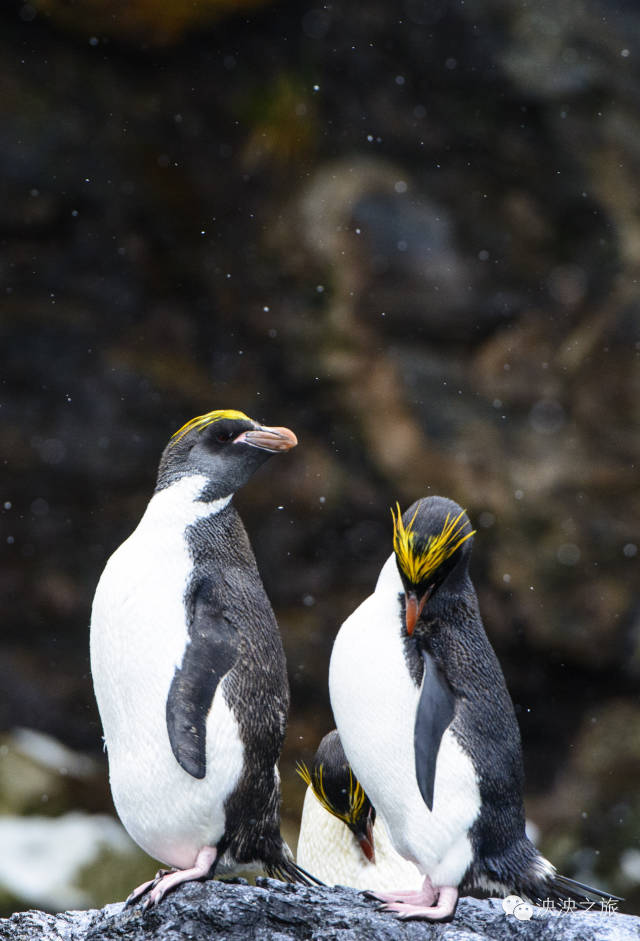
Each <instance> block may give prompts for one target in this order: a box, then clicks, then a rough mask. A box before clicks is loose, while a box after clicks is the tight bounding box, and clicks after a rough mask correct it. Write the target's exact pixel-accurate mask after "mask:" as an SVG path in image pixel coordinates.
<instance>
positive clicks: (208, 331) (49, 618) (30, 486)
mask: <svg viewBox="0 0 640 941" xmlns="http://www.w3.org/2000/svg"><path fill="white" fill-rule="evenodd" d="M638 37H640V13H639V12H638V8H637V6H636V4H635V3H633V2H631V0H567V2H565V3H562V4H558V3H551V2H549V0H538V2H537V3H534V4H529V5H526V4H522V3H520V2H516V0H470V2H466V3H458V2H454V0H398V2H397V3H389V2H387V0H369V2H367V3H364V4H363V3H361V2H359V0H335V2H333V3H329V4H326V5H322V4H320V3H318V4H315V5H314V3H313V2H309V3H305V2H300V0H298V2H289V3H287V2H272V3H267V2H262V3H261V2H260V0H253V2H247V0H244V2H242V3H241V2H237V0H236V2H233V0H199V2H195V3H191V2H189V3H184V2H178V0H172V2H170V0H90V2H89V0H88V2H83V3H81V2H79V0H78V2H73V0H31V2H9V0H7V2H5V3H3V4H2V7H1V9H0V88H1V97H0V112H1V120H0V186H1V188H2V199H1V202H0V277H1V287H0V291H1V294H0V296H1V306H0V325H1V351H2V352H1V359H2V385H1V386H0V406H1V412H0V415H1V417H2V425H1V432H0V435H1V438H0V440H1V453H2V471H3V477H2V482H1V487H0V508H2V516H1V527H2V535H1V537H0V538H1V545H2V564H1V569H0V580H1V584H2V589H3V601H2V632H1V634H0V725H1V728H2V730H3V737H2V740H1V742H0V812H1V813H2V817H0V882H1V884H2V888H1V890H0V891H1V901H2V908H3V910H4V911H5V912H7V911H11V910H13V909H16V908H19V907H25V906H31V905H37V906H39V907H45V908H50V909H52V910H54V909H58V908H66V907H71V906H79V907H83V906H88V905H91V904H100V903H103V902H105V901H109V900H114V899H117V898H122V897H123V896H124V895H125V894H126V893H127V891H128V890H129V888H130V887H131V886H132V885H133V884H134V882H135V881H136V880H137V879H142V878H143V877H145V876H146V875H147V874H149V873H151V872H153V871H154V864H153V863H152V862H151V861H149V860H146V859H144V858H141V857H140V856H139V855H136V853H135V852H133V853H131V851H130V844H129V842H128V839H127V838H126V837H125V836H124V835H123V832H122V831H121V829H120V828H119V825H116V823H115V822H114V821H113V819H112V816H111V815H112V813H113V811H112V806H111V804H110V798H109V793H108V786H107V781H106V765H105V760H104V756H103V755H102V752H101V742H100V726H99V721H98V716H97V712H96V708H95V704H94V700H93V694H92V689H91V681H90V676H89V669H88V655H87V645H88V631H87V625H88V620H89V610H90V604H91V598H92V594H93V591H94V588H95V584H96V581H97V578H98V576H99V574H100V571H101V570H102V567H103V565H104V563H105V560H106V558H107V557H108V555H109V554H110V553H111V552H112V551H113V549H114V548H115V547H116V546H117V545H118V544H119V543H120V542H121V541H122V540H123V539H124V538H125V537H126V536H127V535H128V533H129V532H130V531H131V529H132V528H133V526H134V525H135V524H136V522H137V520H138V519H139V517H140V515H141V514H142V511H143V509H144V507H145V505H146V502H147V500H148V498H149V496H150V493H151V491H152V489H153V485H154V476H155V470H156V466H157V460H158V457H159V454H160V452H161V450H162V448H163V446H164V444H165V442H166V440H167V438H168V437H169V435H170V434H171V433H172V432H173V431H174V430H175V429H176V428H177V427H179V426H180V425H181V424H182V423H183V422H184V421H185V420H186V419H187V418H190V417H191V416H193V415H196V414H200V413H202V412H204V411H208V410H210V409H212V408H219V407H233V408H240V409H243V410H245V411H246V412H248V413H249V414H250V415H252V416H254V417H256V418H259V419H263V420H265V421H267V422H270V423H276V424H287V425H289V426H291V427H292V428H294V429H295V431H296V432H297V434H298V435H299V438H300V442H301V443H300V447H299V448H298V449H296V451H295V452H293V453H292V454H290V455H288V456H287V457H286V458H283V459H279V460H278V461H277V465H276V462H274V463H273V464H271V465H270V466H268V467H267V468H265V469H264V470H263V471H262V472H261V474H260V475H259V476H258V477H256V478H255V480H254V481H253V482H252V483H251V486H249V487H247V488H246V490H244V491H243V492H242V493H241V494H240V495H239V497H238V499H237V503H238V505H239V508H240V510H241V512H242V515H243V517H244V520H245V523H246V525H247V528H248V530H249V533H250V535H251V538H252V540H253V544H254V547H255V550H256V554H257V556H258V560H259V563H260V566H261V569H262V572H263V576H264V580H265V582H266V585H267V588H268V591H269V593H270V595H271V598H272V601H273V604H274V607H275V609H276V612H277V614H278V617H279V620H280V624H281V627H282V632H283V636H284V641H285V646H286V649H287V653H288V659H289V666H290V673H291V684H292V693H293V704H292V712H291V720H290V727H289V735H288V740H287V746H286V750H285V753H284V755H283V761H282V772H283V780H284V816H285V831H286V834H287V836H288V838H289V839H290V840H291V842H292V844H293V845H295V840H296V821H297V817H298V814H299V812H300V807H301V803H302V796H303V790H304V786H303V784H302V782H300V781H299V780H297V779H296V775H295V772H294V767H295V762H296V760H297V759H307V760H308V759H309V757H310V755H311V754H312V753H313V751H314V749H315V746H316V744H317V742H318V741H319V739H320V737H321V736H322V735H323V734H324V733H325V732H326V731H327V730H328V729H329V728H331V727H332V719H331V714H330V709H329V705H328V698H327V691H326V676H327V664H328V658H329V653H330V649H331V644H332V640H333V637H334V635H335V633H336V631H337V629H338V627H339V625H340V623H341V621H342V620H343V618H344V617H345V616H346V615H347V614H348V613H349V612H350V611H351V610H352V609H353V608H354V607H355V606H356V605H357V604H358V603H359V602H360V601H361V600H362V598H363V597H364V596H365V595H366V594H367V593H369V592H370V590H371V588H372V586H373V584H374V581H375V578H376V576H377V573H378V570H379V568H380V566H381V564H382V562H383V560H384V559H385V558H386V556H387V555H388V553H389V551H390V535H391V518H390V513H389V506H390V505H391V504H392V503H394V502H395V500H399V501H400V503H401V504H402V505H403V506H406V505H407V504H408V503H409V502H411V501H413V500H414V499H415V498H417V497H419V496H423V495H426V494H429V493H443V494H446V495H449V496H451V497H454V498H455V499H456V500H458V501H459V502H460V503H462V505H463V506H465V507H466V508H467V509H468V511H469V513H470V515H471V517H472V519H473V520H474V523H475V525H476V526H477V529H478V535H477V537H476V542H475V551H474V558H473V576H474V579H475V583H476V585H477V588H478V591H479V594H480V600H481V605H482V608H483V611H484V616H485V621H486V626H487V630H488V633H489V635H490V637H491V639H492V641H493V643H494V645H495V647H496V649H497V651H498V653H499V656H500V659H501V661H502V664H503V666H504V670H505V673H506V676H507V680H508V683H509V687H510V689H511V692H512V695H513V698H514V701H515V703H516V709H517V711H518V715H519V719H520V723H521V728H522V734H523V738H524V752H525V761H526V770H527V782H528V789H527V809H528V816H529V818H530V820H531V822H532V824H533V825H534V829H535V831H536V833H537V835H538V840H539V842H540V844H541V846H542V848H543V850H544V851H545V852H546V853H547V854H548V855H550V856H551V857H552V859H553V860H554V861H555V862H556V864H557V865H558V866H559V868H560V869H561V870H562V871H563V872H565V873H566V874H567V875H571V876H574V877H576V878H578V879H582V880H586V881H589V882H590V881H593V882H595V883H597V884H598V885H601V886H603V887H606V888H609V889H610V890H611V891H613V892H616V893H618V894H620V895H624V896H625V897H626V898H627V901H626V902H625V903H624V904H623V905H622V906H621V908H622V910H623V911H627V912H634V911H635V912H637V911H639V910H640V787H639V783H640V700H639V698H638V689H639V679H640V603H639V594H638V584H639V579H638V544H639V543H640V534H639V531H638V524H639V519H640V513H639V506H638V504H639V501H640V496H639V488H638V459H639V441H638V429H639V428H640V424H639V421H638V419H639V417H640V416H639V414H638V413H639V403H640V374H639V371H638V358H639V356H640V332H639V316H638V296H639V287H638V278H639V277H640V186H639V184H638V181H639V180H640V42H639V41H638ZM133 629H135V625H132V630H133Z"/></svg>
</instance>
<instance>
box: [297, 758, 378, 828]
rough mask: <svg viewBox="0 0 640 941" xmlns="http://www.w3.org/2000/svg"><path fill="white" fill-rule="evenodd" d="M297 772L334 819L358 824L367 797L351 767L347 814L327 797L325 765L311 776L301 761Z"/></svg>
mask: <svg viewBox="0 0 640 941" xmlns="http://www.w3.org/2000/svg"><path fill="white" fill-rule="evenodd" d="M296 771H297V772H298V774H299V775H300V777H301V778H302V780H303V781H304V782H305V784H306V785H307V786H308V787H310V788H311V790H312V791H313V793H314V794H315V796H316V797H317V799H318V800H319V801H320V803H321V804H322V806H323V807H324V809H325V810H327V811H328V812H329V813H330V814H333V816H334V817H337V818H338V820H342V822H343V823H346V824H353V823H355V822H356V820H357V819H358V817H359V815H360V813H361V811H362V807H363V805H364V802H365V797H366V795H365V793H364V788H363V787H362V785H361V784H360V782H359V781H358V779H357V778H355V777H354V775H353V771H352V770H351V767H349V810H348V812H347V813H346V814H342V813H340V811H339V810H337V809H336V808H335V807H334V806H333V804H332V803H331V801H330V800H329V798H328V796H327V792H326V790H325V787H324V779H323V778H324V767H323V765H320V766H319V767H318V769H317V771H314V773H313V774H311V772H310V771H309V769H308V768H307V766H306V764H305V763H304V762H303V761H299V762H298V763H297V764H296Z"/></svg>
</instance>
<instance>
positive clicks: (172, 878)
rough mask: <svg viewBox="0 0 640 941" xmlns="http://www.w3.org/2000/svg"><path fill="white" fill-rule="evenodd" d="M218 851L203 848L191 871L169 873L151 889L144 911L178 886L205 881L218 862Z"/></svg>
mask: <svg viewBox="0 0 640 941" xmlns="http://www.w3.org/2000/svg"><path fill="white" fill-rule="evenodd" d="M216 856H217V851H216V848H215V846H205V847H203V848H202V849H201V850H200V852H199V853H198V855H197V856H196V861H195V864H194V865H193V866H192V867H191V869H177V870H175V871H174V872H169V873H167V875H166V876H163V877H162V878H161V879H160V881H159V882H158V883H157V884H156V885H154V886H152V887H151V889H150V890H149V894H148V895H147V897H146V899H145V900H144V902H143V903H142V907H143V908H144V909H147V908H150V907H151V906H152V905H157V904H158V902H160V901H161V900H162V899H163V898H164V896H165V895H166V893H167V892H168V891H169V890H170V889H175V887H176V886H177V885H181V884H182V883H183V882H192V881H193V880H194V879H204V877H205V876H206V875H208V874H209V870H210V869H211V867H212V866H213V864H214V863H215V861H216Z"/></svg>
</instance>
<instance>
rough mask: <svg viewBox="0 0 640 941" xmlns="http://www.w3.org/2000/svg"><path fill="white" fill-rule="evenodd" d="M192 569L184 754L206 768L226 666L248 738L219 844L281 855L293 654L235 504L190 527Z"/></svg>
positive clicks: (184, 667)
mask: <svg viewBox="0 0 640 941" xmlns="http://www.w3.org/2000/svg"><path fill="white" fill-rule="evenodd" d="M187 543H188V546H189V550H190V553H191V556H192V559H193V572H192V576H191V581H190V584H189V586H188V588H187V593H186V598H185V606H186V611H187V621H188V627H189V636H190V644H189V645H188V647H187V650H186V652H185V657H184V660H183V663H182V664H181V666H180V667H179V668H178V669H177V670H176V673H175V676H174V679H173V683H172V685H171V689H170V692H169V697H168V701H167V728H168V731H169V737H170V740H171V746H172V749H173V751H174V754H175V756H176V760H177V761H178V762H179V763H180V764H181V766H182V767H183V768H184V769H185V770H186V771H187V772H188V773H189V774H193V775H194V776H195V777H203V776H204V774H206V763H205V749H206V718H207V715H208V713H209V709H210V708H211V703H212V701H213V696H214V695H215V691H216V689H217V686H218V684H219V682H220V681H221V680H222V678H223V677H224V676H225V675H226V677H227V679H226V682H225V699H226V702H227V705H228V706H229V708H230V709H231V711H232V712H233V714H234V716H235V718H236V720H237V722H238V725H239V729H240V736H241V739H242V742H243V745H244V768H243V771H242V774H241V776H240V782H239V784H238V787H237V788H236V790H235V792H234V793H233V794H232V795H231V796H230V797H229V798H228V800H227V804H226V807H225V810H226V818H227V830H226V833H225V835H224V837H223V841H222V844H221V845H219V847H218V850H219V854H220V855H221V854H222V852H223V851H224V850H226V849H228V850H229V851H230V852H231V854H232V855H233V857H234V858H235V859H236V860H237V861H238V862H250V861H252V860H255V859H260V860H263V861H264V862H266V863H267V864H268V863H269V860H270V859H271V858H273V860H274V862H281V861H282V839H281V837H280V832H279V822H280V821H279V817H280V813H279V799H280V798H279V784H278V780H277V777H276V770H275V766H276V763H277V761H278V758H279V756H280V751H281V748H282V743H283V740H284V733H285V728H286V718H287V712H288V708H289V687H288V682H287V673H286V663H285V657H284V651H283V648H282V642H281V639H280V634H279V631H278V627H277V624H276V620H275V617H274V614H273V611H272V608H271V605H270V603H269V599H268V598H267V595H266V592H265V590H264V587H263V584H262V581H261V579H260V575H259V573H258V569H257V565H256V562H255V557H254V555H253V551H252V549H251V546H250V544H249V540H248V537H247V534H246V532H245V529H244V526H243V525H242V521H241V520H240V517H239V516H238V514H237V513H236V511H235V509H234V507H233V506H232V505H231V504H229V505H228V506H227V507H225V508H224V509H223V510H222V511H220V512H219V513H217V514H214V515H212V516H209V517H206V518H205V519H202V520H200V521H199V522H197V523H195V524H193V525H192V526H190V527H189V529H188V530H187Z"/></svg>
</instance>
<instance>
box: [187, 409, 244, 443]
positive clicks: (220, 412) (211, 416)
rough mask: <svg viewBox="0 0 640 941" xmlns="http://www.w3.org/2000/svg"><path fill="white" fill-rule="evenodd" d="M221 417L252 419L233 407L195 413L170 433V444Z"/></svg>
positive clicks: (219, 419) (200, 429)
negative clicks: (173, 432)
mask: <svg viewBox="0 0 640 941" xmlns="http://www.w3.org/2000/svg"><path fill="white" fill-rule="evenodd" d="M223 418H232V419H240V420H242V421H252V420H253V419H251V418H249V416H248V415H245V413H244V412H238V411H237V410H236V409H233V408H219V409H216V411H213V412H207V414H206V415H196V417H195V418H191V419H189V421H188V422H185V424H184V425H183V426H182V428H178V430H177V431H176V432H175V434H173V435H171V444H172V445H173V444H177V443H178V441H180V440H181V439H182V438H184V436H185V435H187V434H189V432H190V431H193V430H194V429H197V430H198V431H202V429H203V428H206V427H207V425H212V424H213V423H214V422H216V421H221V420H222V419H223Z"/></svg>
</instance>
